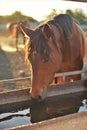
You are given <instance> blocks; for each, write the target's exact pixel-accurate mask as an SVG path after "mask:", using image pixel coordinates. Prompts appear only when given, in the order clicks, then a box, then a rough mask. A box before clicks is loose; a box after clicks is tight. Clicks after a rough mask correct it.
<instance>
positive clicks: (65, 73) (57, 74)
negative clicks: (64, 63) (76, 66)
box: [0, 70, 87, 83]
mask: <svg viewBox="0 0 87 130" xmlns="http://www.w3.org/2000/svg"><path fill="white" fill-rule="evenodd" d="M82 73H87V70H78V71H71V72H64V73H56V74H55V76H54V78H56V77H59V76H63V79H65V76H69V75H75V74H82ZM24 80H29V81H30V80H31V76H29V77H25V78H14V79H5V80H0V83H5V82H17V81H24Z"/></svg>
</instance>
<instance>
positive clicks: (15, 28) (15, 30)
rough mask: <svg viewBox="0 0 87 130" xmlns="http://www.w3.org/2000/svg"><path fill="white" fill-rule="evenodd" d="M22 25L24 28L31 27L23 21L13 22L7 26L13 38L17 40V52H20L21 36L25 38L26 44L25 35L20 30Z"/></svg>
mask: <svg viewBox="0 0 87 130" xmlns="http://www.w3.org/2000/svg"><path fill="white" fill-rule="evenodd" d="M20 23H22V24H23V25H24V26H27V27H29V24H28V21H27V20H21V21H16V22H11V23H9V24H7V28H8V29H9V32H10V36H11V37H12V38H16V49H17V50H18V37H19V35H21V36H22V37H23V44H25V37H24V33H23V32H22V31H21V30H20V28H19V24H20Z"/></svg>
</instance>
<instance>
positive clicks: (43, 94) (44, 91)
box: [31, 86, 47, 102]
mask: <svg viewBox="0 0 87 130" xmlns="http://www.w3.org/2000/svg"><path fill="white" fill-rule="evenodd" d="M46 97H47V86H44V87H43V89H42V92H40V93H39V94H37V95H32V94H31V98H32V99H33V100H35V101H38V102H41V101H43V100H44V99H45V98H46Z"/></svg>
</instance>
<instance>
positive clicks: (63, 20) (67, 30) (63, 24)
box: [30, 14, 73, 60]
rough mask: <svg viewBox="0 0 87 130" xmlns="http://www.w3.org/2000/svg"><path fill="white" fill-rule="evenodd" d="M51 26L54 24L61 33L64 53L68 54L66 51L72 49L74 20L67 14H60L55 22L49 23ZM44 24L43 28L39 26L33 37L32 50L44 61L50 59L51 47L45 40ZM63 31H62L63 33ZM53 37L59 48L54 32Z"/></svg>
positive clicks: (55, 18) (54, 19)
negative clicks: (71, 38)
mask: <svg viewBox="0 0 87 130" xmlns="http://www.w3.org/2000/svg"><path fill="white" fill-rule="evenodd" d="M47 23H48V24H49V25H50V26H51V25H52V24H53V25H55V26H56V27H57V28H58V30H59V32H60V38H61V41H62V49H61V51H62V53H65V54H67V53H66V51H69V50H70V49H69V48H70V35H71V33H72V25H73V18H72V17H71V16H69V15H67V14H60V15H58V16H55V17H54V18H53V20H51V21H48V22H47ZM43 26H44V24H43V25H41V26H38V27H37V28H36V29H35V32H34V34H33V36H31V39H32V41H31V44H30V47H31V50H33V51H36V52H37V53H40V54H41V55H42V57H43V58H44V60H48V59H49V53H50V47H49V45H48V43H47V41H46V39H45V38H44V35H43V33H42V28H43ZM61 30H62V31H61ZM51 37H52V39H53V43H54V45H55V46H56V47H57V45H56V44H57V43H56V39H55V35H54V33H53V32H52V33H51Z"/></svg>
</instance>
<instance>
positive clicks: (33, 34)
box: [20, 24, 61, 99]
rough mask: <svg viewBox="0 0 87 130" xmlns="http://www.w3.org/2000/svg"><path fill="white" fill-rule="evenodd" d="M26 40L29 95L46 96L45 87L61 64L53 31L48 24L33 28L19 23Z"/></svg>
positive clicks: (35, 96) (34, 96)
mask: <svg viewBox="0 0 87 130" xmlns="http://www.w3.org/2000/svg"><path fill="white" fill-rule="evenodd" d="M20 28H21V29H22V31H23V33H24V34H25V36H27V38H28V40H27V43H26V45H25V48H26V56H25V57H26V58H27V59H28V60H29V61H30V63H31V67H32V89H31V96H32V97H33V98H36V99H44V98H45V97H46V92H47V87H48V85H49V84H50V82H51V81H52V80H53V77H54V74H55V72H56V71H57V70H58V69H59V67H60V64H61V56H60V53H59V52H58V48H57V47H56V46H55V45H54V43H53V42H54V40H53V38H52V35H53V32H52V29H51V27H50V25H48V24H44V25H42V26H40V27H37V28H36V29H35V30H31V29H29V28H26V27H24V26H23V25H22V24H21V25H20Z"/></svg>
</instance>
